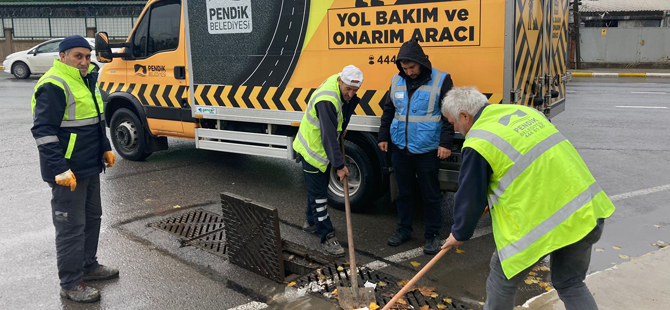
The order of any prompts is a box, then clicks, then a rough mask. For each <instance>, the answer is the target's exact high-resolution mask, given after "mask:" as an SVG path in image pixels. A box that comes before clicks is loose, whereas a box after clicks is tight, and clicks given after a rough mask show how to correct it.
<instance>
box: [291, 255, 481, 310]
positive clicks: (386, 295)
mask: <svg viewBox="0 0 670 310" xmlns="http://www.w3.org/2000/svg"><path fill="white" fill-rule="evenodd" d="M357 269H358V283H359V285H363V283H365V282H366V281H369V282H371V283H375V284H378V283H379V282H380V281H383V282H385V283H386V286H383V287H381V286H379V285H377V287H376V288H375V298H376V302H377V305H379V306H380V307H384V306H385V305H386V304H387V303H388V302H389V301H391V298H393V296H394V294H395V293H397V292H398V291H400V289H401V287H400V286H398V284H397V283H398V282H400V281H401V279H399V278H397V277H394V276H392V275H389V274H387V273H384V272H381V271H373V270H370V269H369V268H366V267H358V268H357ZM295 282H296V286H297V287H302V288H306V289H307V291H308V292H309V293H311V294H319V295H323V296H326V297H331V295H332V292H333V291H334V290H335V289H336V288H337V287H338V286H344V287H350V286H351V282H350V272H349V265H348V264H342V263H339V262H337V263H333V264H329V265H325V266H323V267H320V268H318V269H316V270H314V271H313V272H311V273H309V274H307V275H305V276H303V277H301V278H299V279H297V280H296V281H295ZM443 298H446V296H442V295H440V294H439V293H438V297H436V298H432V297H430V296H423V295H422V294H421V293H420V292H419V291H418V290H413V291H410V292H408V293H407V294H405V297H404V300H405V301H406V302H407V304H406V305H404V306H401V305H397V306H398V308H395V307H394V308H393V309H419V308H420V307H422V306H429V307H430V308H431V309H438V308H437V305H438V304H440V305H443V306H445V308H443V309H471V308H473V305H468V304H466V303H463V302H459V301H456V300H454V299H453V298H452V302H451V303H445V302H444V301H443ZM333 301H334V299H333ZM412 307H413V308H412Z"/></svg>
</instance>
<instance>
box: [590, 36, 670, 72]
mask: <svg viewBox="0 0 670 310" xmlns="http://www.w3.org/2000/svg"><path fill="white" fill-rule="evenodd" d="M579 32H580V35H581V56H582V61H583V62H584V63H586V64H587V65H588V66H630V67H634V66H638V67H640V66H644V67H669V66H670V28H667V27H659V28H648V27H644V28H580V29H579Z"/></svg>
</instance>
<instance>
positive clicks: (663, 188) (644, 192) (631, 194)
mask: <svg viewBox="0 0 670 310" xmlns="http://www.w3.org/2000/svg"><path fill="white" fill-rule="evenodd" d="M667 190H670V184H666V185H662V186H654V187H650V188H647V189H641V190H639V191H632V192H628V193H623V194H618V195H614V196H610V200H611V201H617V200H623V199H628V198H631V197H636V196H642V195H647V194H651V193H656V192H663V191H667Z"/></svg>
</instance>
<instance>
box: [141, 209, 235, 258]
mask: <svg viewBox="0 0 670 310" xmlns="http://www.w3.org/2000/svg"><path fill="white" fill-rule="evenodd" d="M148 226H150V227H155V228H158V229H160V230H163V231H166V232H168V233H170V234H172V235H174V236H176V237H177V238H179V240H180V241H181V245H182V246H187V245H191V246H195V247H198V248H201V249H204V250H206V251H208V252H210V253H212V254H215V255H219V256H223V255H225V254H226V234H225V230H224V221H223V217H222V216H221V215H220V214H216V213H212V212H208V211H205V210H202V209H196V210H193V211H190V212H188V213H184V214H182V215H180V216H176V217H171V218H168V219H164V220H161V221H159V222H155V223H150V224H148Z"/></svg>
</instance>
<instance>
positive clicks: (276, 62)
mask: <svg viewBox="0 0 670 310" xmlns="http://www.w3.org/2000/svg"><path fill="white" fill-rule="evenodd" d="M278 63H279V59H277V61H275V67H276V66H277V64H278Z"/></svg>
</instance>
